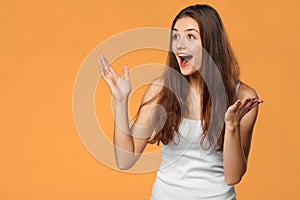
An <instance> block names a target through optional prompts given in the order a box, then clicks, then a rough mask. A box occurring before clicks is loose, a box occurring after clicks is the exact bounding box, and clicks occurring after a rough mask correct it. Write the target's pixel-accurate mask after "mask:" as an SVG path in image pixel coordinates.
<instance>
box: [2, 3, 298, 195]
mask: <svg viewBox="0 0 300 200" xmlns="http://www.w3.org/2000/svg"><path fill="white" fill-rule="evenodd" d="M199 2H201V3H209V4H210V5H212V6H213V7H215V8H216V9H217V11H218V12H219V14H220V15H221V17H222V19H223V22H224V24H225V28H226V30H227V32H228V35H229V39H230V42H231V44H232V47H233V49H234V51H235V53H236V56H237V58H238V60H239V63H240V66H241V80H242V81H244V82H245V83H247V84H249V85H251V86H252V87H253V88H255V89H256V90H257V91H258V93H259V94H260V96H261V98H262V99H264V101H265V102H264V103H263V104H262V105H261V107H260V113H259V117H258V120H257V124H256V126H255V130H254V135H253V140H252V141H253V142H252V148H251V152H250V157H249V165H248V171H247V173H246V175H245V176H244V178H243V180H242V182H241V183H240V184H238V185H236V192H237V197H238V199H243V200H247V199H249V200H250V199H251V200H252V199H300V191H299V185H297V181H298V179H299V178H300V175H299V170H300V162H299V152H300V145H299V142H300V141H299V139H300V136H299V122H298V121H299V117H298V115H297V114H296V113H300V110H299V104H298V103H299V102H300V99H299V97H300V95H299V94H298V93H299V88H298V87H299V85H300V81H299V77H298V76H299V72H300V70H299V55H298V54H299V51H300V40H299V38H298V37H299V35H300V20H299V19H300V15H299V14H297V13H299V12H298V11H299V5H300V3H299V2H298V1H296V0H294V1H293V0H286V1H279V0H266V1H258V0H256V1H247V2H246V3H245V2H244V1H237V0H235V1H233V0H229V1H228V0H227V1H188V0H186V1H171V0H169V1H162V0H152V1H143V2H142V1H125V0H122V1H120V0H119V1H116V0H111V1H107V2H104V1H100V0H98V1H92V0H89V1H84V0H76V1H75V0H73V1H71V0H69V1H66V0H63V1H58V0H56V1H43V0H42V1H41V0H28V1H21V0H19V1H17V0H12V1H8V0H4V1H1V7H0V27H1V31H0V45H1V46H0V56H1V59H0V70H1V71H0V72H1V73H0V76H1V78H0V81H1V84H0V91H1V93H2V95H1V97H2V98H1V100H0V101H1V104H0V105H1V121H0V124H1V126H0V133H1V139H0V199H3V200H11V199H31V200H32V199H89V200H93V199H149V197H150V193H151V188H152V184H153V182H154V180H155V172H151V173H145V174H130V173H125V172H120V171H116V170H113V169H110V168H109V167H106V166H105V165H103V164H101V163H100V162H99V161H97V160H96V159H94V158H93V157H92V156H91V154H89V152H88V151H87V150H86V149H85V147H84V146H83V145H82V143H81V141H80V139H79V137H78V133H77V131H76V129H75V126H74V121H73V115H72V90H73V85H74V81H75V78H76V73H77V71H78V70H79V68H80V65H81V63H82V62H83V60H84V59H85V57H86V56H87V55H88V54H89V52H90V51H91V50H92V49H93V48H94V47H95V46H97V45H98V44H99V43H101V42H102V41H104V40H105V39H107V38H108V37H110V36H113V35H114V34H117V33H119V32H121V31H125V30H128V29H133V28H139V27H147V26H155V27H164V28H169V27H170V25H171V22H172V20H173V18H174V17H175V15H176V14H177V13H178V12H179V11H180V10H181V9H182V8H184V7H186V6H188V5H191V4H195V3H199ZM145 39H147V38H145ZM145 52H146V51H145ZM137 54H139V55H144V54H143V53H141V52H138V53H137ZM124 60H126V59H124ZM146 61H147V62H150V61H151V62H153V60H151V56H150V55H144V57H143V56H132V55H128V59H127V60H126V62H127V63H128V64H129V68H130V69H132V68H134V67H135V65H138V64H141V63H143V62H146ZM154 61H155V62H162V63H163V62H164V61H163V56H156V57H155V59H154ZM122 64H123V60H122V62H121V61H119V62H118V61H116V62H115V63H114V65H113V66H114V67H115V68H116V69H117V70H118V71H119V72H121V69H122ZM101 87H103V88H106V89H103V90H102V89H101ZM108 92H109V91H108V89H107V87H106V86H105V85H104V82H103V81H100V82H99V87H98V89H97V93H96V102H98V103H96V107H97V108H99V107H101V105H99V102H100V101H99V99H101V97H102V96H103V95H107V96H108V94H109V93H108ZM139 100H140V99H139V95H137V96H136V98H134V99H133V100H132V102H130V104H131V105H136V104H138V103H139ZM132 109H133V111H131V112H133V113H134V112H135V111H136V106H133V107H132V108H131V110H132ZM97 115H98V116H99V117H100V118H101V116H103V112H101V111H99V110H97ZM109 122H110V123H108V124H107V125H106V126H105V127H104V128H105V129H106V130H111V129H109V128H112V123H113V121H112V120H109ZM109 134H110V136H109V137H112V136H111V135H112V132H111V133H109ZM151 148H152V147H147V151H149V149H150V150H151Z"/></svg>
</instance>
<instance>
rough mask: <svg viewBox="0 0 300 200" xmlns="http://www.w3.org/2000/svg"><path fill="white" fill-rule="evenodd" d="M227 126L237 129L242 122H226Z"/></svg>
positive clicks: (227, 127)
mask: <svg viewBox="0 0 300 200" xmlns="http://www.w3.org/2000/svg"><path fill="white" fill-rule="evenodd" d="M225 128H226V129H230V130H235V129H239V128H240V122H225Z"/></svg>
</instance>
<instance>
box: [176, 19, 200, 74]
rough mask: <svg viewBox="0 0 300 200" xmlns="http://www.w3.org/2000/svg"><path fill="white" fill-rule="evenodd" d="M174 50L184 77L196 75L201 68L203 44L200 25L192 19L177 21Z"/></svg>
mask: <svg viewBox="0 0 300 200" xmlns="http://www.w3.org/2000/svg"><path fill="white" fill-rule="evenodd" d="M172 39H173V44H172V50H173V53H174V54H175V56H176V59H177V62H178V64H179V67H180V71H181V73H182V74H183V75H185V76H188V75H192V74H194V73H195V72H196V71H197V70H199V69H200V67H201V62H202V43H201V38H200V30H199V26H198V23H197V22H196V21H195V20H194V19H193V18H191V17H183V18H180V19H178V20H177V22H176V23H175V26H174V28H173V30H172Z"/></svg>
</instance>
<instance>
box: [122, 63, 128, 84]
mask: <svg viewBox="0 0 300 200" xmlns="http://www.w3.org/2000/svg"><path fill="white" fill-rule="evenodd" d="M123 75H124V79H125V80H129V73H128V65H127V64H126V65H124V68H123Z"/></svg>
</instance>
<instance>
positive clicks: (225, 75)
mask: <svg viewBox="0 0 300 200" xmlns="http://www.w3.org/2000/svg"><path fill="white" fill-rule="evenodd" d="M98 63H99V67H100V71H101V75H102V77H103V78H104V80H105V81H106V83H107V84H108V86H109V88H110V90H111V92H112V95H113V100H114V102H113V106H114V115H115V129H114V144H115V156H116V162H117V165H118V167H119V168H120V169H129V168H130V167H132V166H133V165H134V163H135V162H136V161H137V159H138V158H139V156H140V155H141V153H142V152H143V150H144V148H145V147H146V145H147V144H148V143H150V144H154V143H157V145H159V144H160V142H162V143H163V144H162V163H161V167H160V169H159V170H158V172H157V178H156V180H155V183H154V185H153V189H152V195H151V199H152V200H168V199H170V200H176V199H178V200H181V199H189V200H191V199H220V200H231V199H236V194H235V190H234V185H235V184H237V183H239V182H240V180H241V179H242V177H243V175H244V174H245V172H246V169H247V159H248V155H249V151H250V144H251V137H252V132H253V128H254V124H255V121H256V117H257V114H258V104H259V103H262V102H263V101H262V100H261V99H259V97H258V95H257V93H256V91H255V90H254V89H253V88H251V87H250V86H248V85H247V84H245V83H243V82H241V81H240V80H239V67H238V63H237V61H236V59H235V57H234V54H233V51H232V49H231V47H230V44H229V42H228V39H227V36H226V33H225V30H224V27H223V24H222V21H221V19H220V16H219V15H218V13H217V12H216V10H215V9H213V8H212V7H211V6H208V5H195V6H189V7H187V8H185V9H183V10H182V11H180V12H179V14H178V15H177V16H176V17H175V19H174V21H173V23H172V29H171V39H170V51H169V52H168V58H167V66H168V67H166V71H165V72H164V74H163V76H162V78H159V79H157V80H156V81H154V82H153V83H152V84H151V85H150V86H149V88H148V90H147V91H146V92H145V95H144V98H143V101H142V104H141V106H140V109H139V112H138V114H137V118H136V119H135V122H134V123H133V125H132V126H131V127H130V126H129V122H128V96H129V94H130V91H131V88H130V80H129V75H128V68H127V66H126V65H125V66H124V77H123V78H121V77H120V76H119V75H118V74H117V73H116V72H115V71H114V70H113V69H112V67H111V66H110V65H109V63H108V62H107V61H106V59H105V58H104V56H103V55H100V57H99V59H98ZM176 72H177V73H176ZM178 74H180V75H178ZM186 83H188V84H186ZM162 108H163V109H162ZM222 108H225V109H222ZM154 130H155V135H154V137H153V138H152V139H151V140H150V138H151V134H152V133H153V131H154ZM205 144H206V145H205ZM205 146H206V147H208V148H206V147H205Z"/></svg>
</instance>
